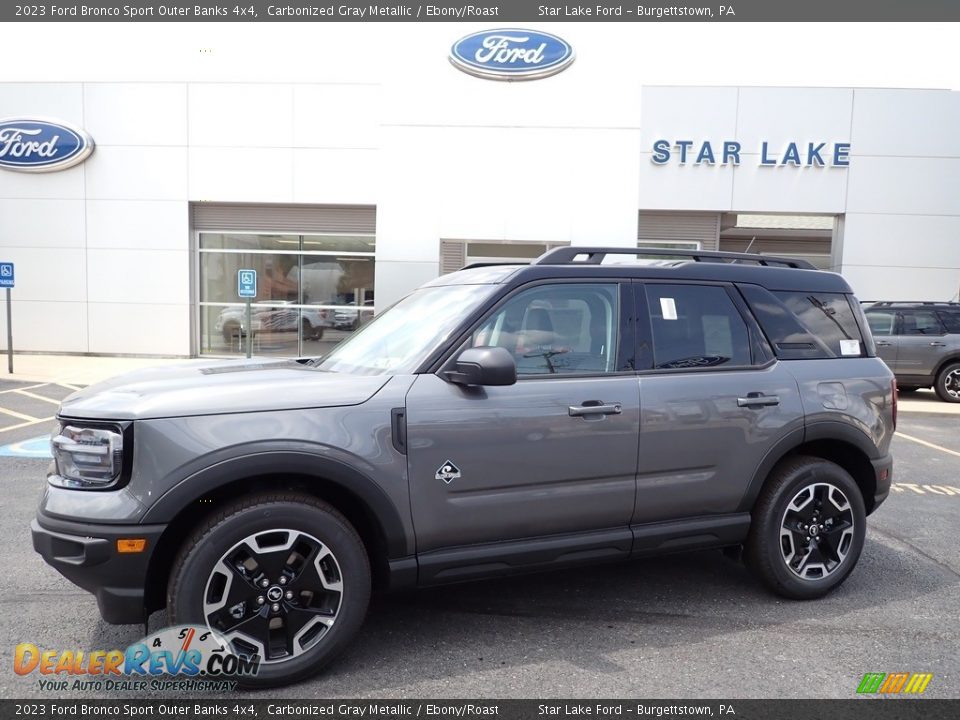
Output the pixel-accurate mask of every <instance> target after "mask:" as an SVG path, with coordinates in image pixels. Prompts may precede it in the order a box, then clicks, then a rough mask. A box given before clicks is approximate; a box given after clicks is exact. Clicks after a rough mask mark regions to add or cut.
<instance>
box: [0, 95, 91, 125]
mask: <svg viewBox="0 0 960 720" xmlns="http://www.w3.org/2000/svg"><path fill="white" fill-rule="evenodd" d="M31 115H40V116H43V117H48V118H50V119H52V120H66V121H67V122H70V123H73V124H74V125H78V126H80V127H83V86H82V85H81V84H80V83H0V118H8V117H29V116H31ZM94 139H96V138H94Z"/></svg>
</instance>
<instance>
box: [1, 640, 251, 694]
mask: <svg viewBox="0 0 960 720" xmlns="http://www.w3.org/2000/svg"><path fill="white" fill-rule="evenodd" d="M259 669H260V656H259V655H254V656H244V655H236V654H234V653H233V652H232V651H231V650H230V646H229V644H228V643H226V642H225V641H224V640H223V639H222V638H221V637H220V636H219V635H217V634H215V633H213V632H212V631H210V630H209V629H207V628H205V627H200V626H196V625H178V626H175V627H169V628H165V629H163V630H161V631H159V632H157V633H154V634H152V635H149V636H147V637H145V638H144V639H143V640H141V641H140V642H137V643H134V644H133V645H131V646H130V647H128V648H127V649H126V650H93V651H84V650H41V649H40V648H39V647H37V646H36V645H34V644H33V643H20V644H19V645H17V647H16V650H15V651H14V657H13V671H14V672H15V673H16V674H17V675H31V674H36V675H37V676H38V684H39V686H40V689H41V690H48V691H62V690H101V691H103V690H108V691H109V690H121V691H125V692H129V691H140V690H147V689H151V690H217V689H220V690H232V689H233V687H234V686H235V683H234V682H224V681H229V680H231V679H233V678H241V677H250V676H254V675H256V674H257V672H258V671H259ZM164 677H167V678H173V679H167V680H163V679H161V678H164Z"/></svg>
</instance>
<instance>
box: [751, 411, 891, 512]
mask: <svg viewBox="0 0 960 720" xmlns="http://www.w3.org/2000/svg"><path fill="white" fill-rule="evenodd" d="M796 455H809V456H811V457H817V458H821V459H823V460H829V461H830V462H832V463H835V464H837V465H839V466H840V467H842V468H843V469H844V470H846V471H847V473H849V474H850V476H851V477H852V478H853V480H854V482H855V483H856V484H857V487H859V488H860V492H861V494H862V496H863V503H864V506H865V507H866V511H867V514H868V515H869V514H870V513H871V512H872V511H873V508H874V498H875V494H876V490H877V477H876V471H875V469H874V465H873V463H872V462H871V460H872V459H879V458H880V456H881V453H880V451H879V449H878V448H877V446H876V445H874V444H873V441H872V440H871V439H870V438H869V437H868V436H867V435H866V434H864V433H863V432H862V431H861V430H858V429H857V428H855V427H853V426H852V425H848V424H847V423H843V422H837V421H831V420H826V421H820V422H815V423H811V424H810V425H807V426H806V428H803V429H798V430H794V431H793V432H791V433H789V434H788V435H785V436H784V437H783V438H781V439H780V441H779V442H777V443H776V444H775V445H774V446H773V447H772V448H771V449H770V451H769V452H768V453H767V454H766V455H765V456H764V459H763V461H762V462H761V463H760V466H759V467H758V468H757V470H756V472H754V475H753V477H752V478H751V480H750V485H749V486H748V487H747V491H746V492H745V493H744V495H743V498H742V499H741V501H740V505H739V506H738V508H737V510H738V511H739V512H750V511H751V510H752V509H753V506H754V504H755V503H756V501H757V497H758V496H759V495H760V491H761V489H762V488H763V486H764V484H765V483H766V481H767V479H768V478H769V477H770V474H771V473H772V472H773V469H774V468H775V467H776V466H777V465H778V464H780V463H781V462H782V461H783V460H785V459H786V458H790V457H793V456H796Z"/></svg>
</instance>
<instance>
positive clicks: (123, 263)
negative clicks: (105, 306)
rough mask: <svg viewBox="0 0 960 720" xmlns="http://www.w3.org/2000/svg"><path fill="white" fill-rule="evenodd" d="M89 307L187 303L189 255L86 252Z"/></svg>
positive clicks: (108, 251)
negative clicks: (99, 304) (116, 304)
mask: <svg viewBox="0 0 960 720" xmlns="http://www.w3.org/2000/svg"><path fill="white" fill-rule="evenodd" d="M87 278H88V283H89V293H88V295H89V301H90V302H91V303H97V302H101V303H111V302H118V303H123V302H125V303H130V304H131V305H136V304H143V303H161V304H172V303H184V304H185V303H187V302H189V298H190V295H189V289H190V279H189V278H190V275H189V254H188V253H187V251H186V250H182V251H181V250H118V249H109V250H104V249H94V248H91V249H90V250H88V251H87Z"/></svg>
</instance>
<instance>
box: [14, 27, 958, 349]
mask: <svg viewBox="0 0 960 720" xmlns="http://www.w3.org/2000/svg"><path fill="white" fill-rule="evenodd" d="M565 39H566V40H567V41H569V42H570V44H571V45H572V46H573V47H574V48H575V49H576V52H577V57H576V61H575V62H574V63H573V64H572V65H570V66H569V67H568V68H567V69H565V70H564V71H563V72H560V73H558V74H556V75H554V76H552V77H549V78H545V79H541V80H533V81H529V82H498V81H493V80H489V79H482V78H478V77H474V76H472V75H469V74H466V73H464V72H461V71H460V70H458V69H457V68H455V67H454V66H453V65H452V64H451V63H449V62H448V61H447V57H446V53H447V50H448V49H449V47H450V44H451V43H452V42H453V41H454V40H456V38H455V37H453V38H447V37H438V38H437V39H436V44H435V45H429V44H428V45H427V46H426V47H421V48H419V50H418V52H416V53H414V54H412V55H411V56H409V57H408V58H407V59H406V60H403V61H401V62H403V63H406V64H407V65H405V66H404V67H401V68H399V70H398V68H396V67H394V68H390V71H389V72H387V71H386V70H385V73H384V77H383V78H382V79H380V80H377V79H373V80H371V79H370V78H368V77H366V78H362V79H360V80H358V81H357V82H329V83H290V84H283V83H268V84H240V83H224V84H215V83H183V82H168V83H95V82H91V83H67V84H57V83H5V84H0V118H28V117H45V118H51V119H55V120H57V121H61V122H64V123H69V124H71V125H73V126H76V127H79V128H82V129H84V130H85V131H86V132H87V133H89V135H90V136H91V137H92V138H93V140H94V142H95V150H94V152H93V153H92V154H91V155H90V157H89V158H88V159H86V160H85V161H84V162H83V163H81V164H79V165H76V166H74V167H71V168H69V169H66V170H61V171H57V172H44V173H23V172H17V171H11V170H5V169H0V260H2V261H9V262H14V263H15V265H16V287H15V288H14V290H13V296H12V297H13V324H14V330H15V348H16V349H17V350H23V351H36V352H69V353H94V354H142V355H164V356H187V355H205V354H211V355H235V354H238V353H239V352H241V346H242V344H243V342H244V339H245V330H244V327H245V326H244V322H245V319H244V315H243V308H242V307H241V305H240V299H239V298H238V297H237V292H236V290H237V288H236V272H237V270H238V269H243V268H249V269H255V270H257V273H258V294H257V296H256V298H255V301H254V309H253V321H252V325H251V326H252V327H253V329H254V351H255V352H257V353H259V354H273V355H298V354H315V353H316V352H317V351H318V348H319V347H320V346H319V345H318V344H313V343H315V341H320V342H321V343H323V344H329V343H330V342H336V341H338V340H340V339H342V338H343V337H345V336H346V335H347V334H348V333H349V332H350V331H351V330H353V329H354V328H355V327H357V326H358V325H360V324H362V323H363V322H365V321H366V320H367V319H368V318H369V317H370V316H371V315H372V313H373V312H374V311H375V310H379V309H383V308H385V307H387V306H388V305H390V304H391V303H392V302H394V301H395V300H397V299H398V298H399V297H401V296H403V295H404V294H405V293H407V292H409V291H410V290H412V289H413V288H415V287H417V286H418V285H419V284H421V283H423V282H424V281H426V280H429V279H431V278H434V277H436V276H437V275H438V274H440V273H443V272H447V271H450V270H452V269H455V268H457V267H459V266H460V265H462V264H464V263H466V262H470V261H475V260H484V259H504V258H529V257H534V256H536V255H537V254H539V253H540V252H542V251H543V250H545V249H547V248H550V247H555V246H557V245H565V244H573V245H615V246H622V247H637V246H638V245H639V246H642V247H643V246H653V247H667V248H670V247H676V248H678V249H701V250H708V249H721V250H738V251H743V250H747V251H749V252H762V253H770V254H776V253H779V254H785V255H795V256H801V257H806V258H808V259H810V260H812V261H813V262H815V263H816V264H818V265H819V266H821V267H824V268H829V269H832V270H835V271H837V272H841V273H842V274H843V275H844V276H846V277H847V279H848V280H849V282H850V283H851V284H852V285H853V287H854V289H855V290H856V291H857V293H858V295H859V296H860V298H861V299H870V300H880V299H884V300H897V299H909V300H951V299H952V300H956V299H957V294H958V289H960V132H958V131H957V128H960V93H957V92H950V91H945V90H944V91H935V90H909V89H907V90H887V89H860V88H786V87H780V88H777V87H663V86H646V85H644V78H643V73H642V72H641V71H640V70H639V69H638V70H637V71H636V72H635V73H634V72H631V71H630V70H629V68H628V69H626V70H620V71H618V75H617V77H615V78H611V76H610V74H609V70H608V68H609V66H610V63H611V61H612V60H613V59H612V58H611V57H610V53H612V52H614V50H612V49H609V48H607V47H606V46H604V44H603V43H602V42H599V41H597V40H592V41H586V40H585V41H584V42H582V43H580V42H578V38H577V37H576V36H575V33H574V34H571V33H565ZM614 59H615V58H614ZM4 337H5V332H2V333H0V338H4Z"/></svg>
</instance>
